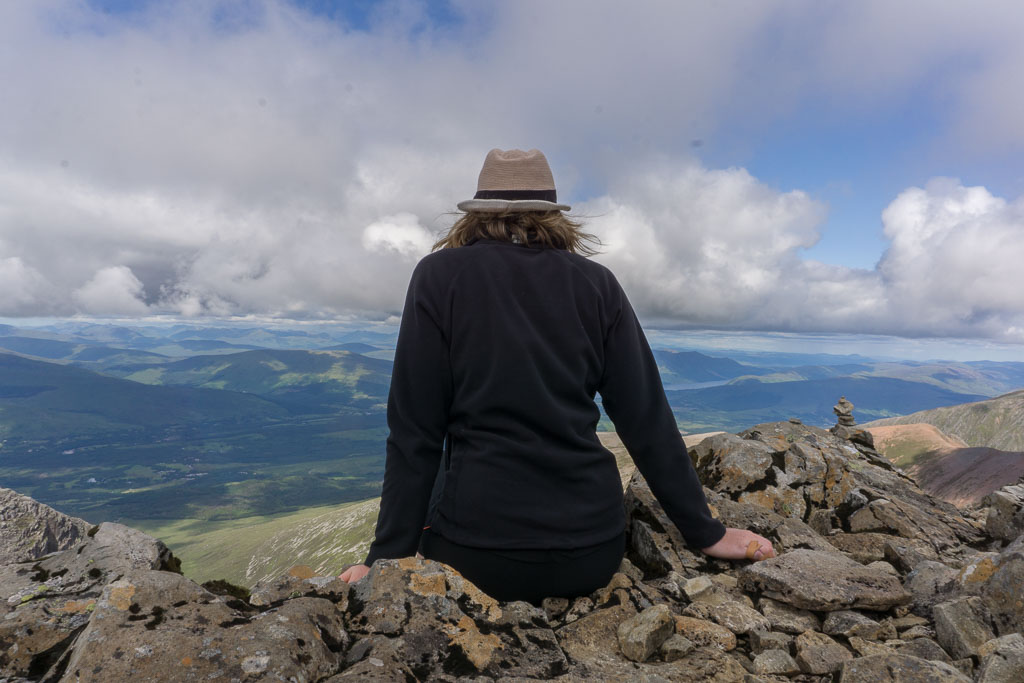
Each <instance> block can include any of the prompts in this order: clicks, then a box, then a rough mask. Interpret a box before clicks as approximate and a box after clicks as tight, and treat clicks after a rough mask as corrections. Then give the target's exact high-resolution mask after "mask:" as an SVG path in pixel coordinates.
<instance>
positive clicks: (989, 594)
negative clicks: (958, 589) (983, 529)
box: [975, 535, 1024, 635]
mask: <svg viewBox="0 0 1024 683" xmlns="http://www.w3.org/2000/svg"><path fill="white" fill-rule="evenodd" d="M984 573H985V572H982V574H984ZM975 586H976V590H977V591H978V592H979V593H980V594H981V597H982V599H983V600H984V601H985V605H986V606H987V607H988V610H989V612H990V613H991V615H992V621H993V623H994V625H995V628H996V631H997V632H998V633H999V634H1000V635H1005V634H1008V633H1014V632H1020V631H1024V591H1022V590H1021V586H1024V535H1021V536H1019V537H1018V538H1017V540H1015V541H1014V542H1013V543H1011V544H1010V545H1008V546H1007V547H1006V548H1005V549H1004V550H1003V552H1001V553H999V555H998V556H997V557H996V558H995V559H994V560H993V561H992V564H991V574H990V575H989V576H988V578H987V580H984V581H980V580H979V581H977V582H975Z"/></svg>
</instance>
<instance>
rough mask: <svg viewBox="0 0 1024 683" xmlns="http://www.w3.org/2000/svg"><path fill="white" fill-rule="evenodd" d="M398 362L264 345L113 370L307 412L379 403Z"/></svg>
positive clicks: (151, 381) (153, 381) (112, 370)
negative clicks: (257, 398)
mask: <svg viewBox="0 0 1024 683" xmlns="http://www.w3.org/2000/svg"><path fill="white" fill-rule="evenodd" d="M391 367H392V364H391V363H390V362H388V361H384V360H377V359H375V358H367V357H366V356H361V355H359V354H357V353H352V352H351V351H290V350H289V351H283V350H272V349H262V350H258V351H244V352H242V353H232V354H227V355H217V356H194V357H192V358H186V359H184V360H179V361H174V362H171V363H144V364H133V365H123V366H118V367H112V368H110V369H108V370H107V372H108V373H110V374H114V375H117V376H118V377H122V378H124V379H128V380H132V381H135V382H142V383H144V384H155V385H165V386H166V385H184V386H190V387H199V388H207V389H223V390H227V391H237V392H244V393H247V394H256V395H259V396H263V397H265V398H270V399H273V400H275V401H276V402H279V403H284V404H287V405H288V406H289V407H291V408H293V409H295V410H300V411H303V412H332V411H334V410H336V409H338V408H339V407H342V406H346V407H357V408H367V407H372V406H379V405H380V404H382V403H384V401H385V400H386V398H387V393H388V387H389V386H390V382H391Z"/></svg>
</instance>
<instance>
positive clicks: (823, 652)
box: [796, 631, 853, 676]
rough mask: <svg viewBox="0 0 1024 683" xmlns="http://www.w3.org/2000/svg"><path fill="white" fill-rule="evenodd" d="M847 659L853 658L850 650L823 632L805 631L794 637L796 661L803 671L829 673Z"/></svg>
mask: <svg viewBox="0 0 1024 683" xmlns="http://www.w3.org/2000/svg"><path fill="white" fill-rule="evenodd" d="M848 659H853V655H852V654H851V653H850V651H849V650H847V649H846V648H845V647H843V646H842V645H840V644H839V643H837V642H836V641H834V640H832V639H831V638H829V637H828V636H826V635H825V634H824V633H817V632H815V631H807V632H806V633H801V634H800V635H799V636H797V638H796V662H797V664H799V665H800V670H801V671H803V672H804V673H807V674H815V675H819V676H820V675H822V674H829V673H832V672H833V671H837V670H838V669H839V667H840V666H842V664H843V662H844V661H846V660H848Z"/></svg>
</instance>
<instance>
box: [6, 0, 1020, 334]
mask: <svg viewBox="0 0 1024 683" xmlns="http://www.w3.org/2000/svg"><path fill="white" fill-rule="evenodd" d="M453 4H454V7H455V9H456V10H458V11H461V12H464V15H465V16H464V19H465V23H464V24H463V25H461V26H456V27H443V26H442V27H436V26H430V25H429V23H427V24H424V22H423V19H424V16H425V10H424V8H423V4H422V3H417V2H405V3H397V4H389V3H385V4H383V5H382V7H383V9H382V10H380V12H379V15H378V16H377V17H376V18H375V19H374V23H373V25H372V26H371V29H370V30H368V31H351V30H346V29H345V27H343V26H340V25H338V24H334V23H330V22H328V21H326V20H324V19H322V18H317V17H313V16H310V15H308V14H305V13H303V12H301V11H299V10H297V9H295V8H294V7H292V6H290V5H288V4H286V3H284V2H281V1H277V0H256V1H255V2H244V3H242V2H232V1H230V0H225V1H224V2H220V3H205V2H181V3H150V4H149V5H147V7H148V9H146V10H141V11H139V12H134V13H132V14H131V19H130V20H125V19H124V18H123V17H118V16H116V15H107V14H104V13H102V12H98V11H96V10H95V9H93V7H92V5H90V4H89V3H82V2H78V1H77V0H39V2H33V3H27V2H25V3H22V2H8V3H0V81H2V82H3V83H4V84H5V88H4V106H3V107H2V108H0V247H2V249H0V287H2V288H3V289H2V291H3V296H2V297H0V313H2V314H5V315H39V314H54V313H70V312H74V310H76V308H80V309H82V310H88V311H92V312H100V311H107V312H119V313H125V314H129V313H138V312H142V311H149V312H154V313H159V312H173V313H179V314H182V315H187V316H197V315H207V314H217V315H228V314H241V315H246V314H266V315H271V316H287V317H295V318H303V317H311V318H317V317H336V316H341V315H349V314H372V315H376V316H378V317H384V316H387V315H389V314H394V313H396V312H398V311H399V310H400V307H401V302H402V300H403V294H404V289H405V286H406V284H407V281H408V277H409V273H410V271H411V267H412V262H413V260H414V259H415V257H416V256H419V255H421V254H422V253H424V252H425V251H426V250H428V249H429V247H430V244H431V243H432V242H433V240H434V238H435V237H436V233H437V232H438V231H439V230H441V229H442V228H444V227H445V226H446V225H447V223H448V221H449V220H450V217H449V216H447V215H446V214H445V212H446V211H449V210H451V209H452V208H453V207H454V206H455V204H456V202H458V201H459V200H461V199H466V198H468V197H469V196H470V195H471V194H472V192H473V189H474V187H475V180H476V174H477V172H478V170H479V164H480V163H481V161H482V159H483V155H484V154H485V153H486V151H487V150H488V149H489V148H491V147H495V146H500V147H506V148H508V147H523V148H530V147H535V146H536V147H540V148H542V149H544V150H545V152H546V153H547V154H548V157H549V158H550V159H551V161H552V163H553V166H554V171H555V176H556V178H557V179H558V184H559V193H560V196H561V197H562V198H564V199H566V200H569V201H574V202H575V204H576V208H577V210H578V211H580V212H582V213H585V214H589V215H591V216H592V217H593V218H592V220H591V221H590V225H591V228H592V229H593V230H594V231H595V232H598V233H599V234H600V235H601V236H602V237H603V238H604V239H605V241H606V244H607V249H606V254H605V255H604V256H603V257H601V258H602V259H603V260H604V261H605V262H606V263H608V264H609V265H610V266H611V267H613V269H614V270H615V271H616V272H617V273H618V274H619V276H620V278H621V279H622V281H623V283H624V284H625V286H626V287H627V289H628V291H629V292H630V294H631V296H632V297H633V299H634V302H635V304H636V306H637V308H638V310H640V312H641V313H642V314H643V315H644V316H645V317H646V318H648V319H654V318H658V319H662V320H665V321H667V322H681V323H685V324H688V325H692V326H719V327H732V328H754V329H792V330H841V331H852V332H857V331H874V332H897V333H906V334H952V333H956V334H967V335H970V334H979V335H995V336H1006V335H1010V336H1012V333H1010V332H1007V330H1010V329H1011V328H1014V327H1016V328H1017V329H1020V328H1022V327H1024V324H1022V323H1021V322H1020V314H1021V307H1020V301H1019V298H1018V296H1019V295H1017V294H1016V292H1017V291H1018V290H1024V286H1021V287H1000V286H999V280H1000V278H1003V279H1005V281H1007V282H1011V283H1012V282H1019V281H1020V277H1019V276H1018V275H1017V274H1016V272H1015V271H1014V270H1013V269H1012V267H1011V266H1010V265H1008V264H1009V263H1010V261H1009V260H1008V256H1007V255H1017V254H1018V253H1019V252H1018V248H1017V247H1016V246H1015V245H1016V244H1017V243H1018V242H1020V240H1018V241H1017V242H1013V241H1012V239H1011V237H1012V236H1013V235H1014V234H1016V233H1015V231H1017V230H1018V229H1019V226H1020V225H1021V218H1020V215H1021V209H1020V200H1017V201H1014V202H1010V201H1007V200H1004V199H1000V198H998V197H994V196H992V195H991V193H988V191H986V190H984V188H972V189H968V188H962V187H959V185H957V184H956V183H951V184H949V183H947V184H945V185H943V184H942V183H937V184H932V185H928V186H927V187H925V188H924V189H916V190H915V189H911V190H907V191H906V192H904V193H903V194H901V195H900V196H899V197H898V198H897V199H896V200H895V201H894V202H893V204H892V206H890V208H889V209H888V210H887V212H886V214H885V217H884V222H885V226H886V236H887V237H888V238H889V239H891V240H892V246H891V248H890V250H889V252H888V253H887V254H886V256H885V258H884V260H883V261H882V263H881V265H880V267H879V269H878V270H877V271H868V270H859V269H851V268H846V267H843V266H841V265H835V264H823V263H816V262H810V261H807V260H805V259H804V258H803V256H802V249H803V248H805V247H807V246H809V245H812V244H814V243H815V241H816V240H817V239H818V237H819V231H820V230H821V226H822V223H823V220H824V216H825V213H826V211H827V207H825V206H824V205H822V204H821V203H820V202H818V201H816V200H815V199H814V198H812V197H810V196H808V195H806V194H805V193H802V192H800V191H788V190H781V189H778V188H775V187H772V186H771V185H769V184H766V183H764V182H762V181H761V180H759V179H758V178H755V177H753V176H752V175H751V174H750V173H748V172H747V171H745V170H744V169H742V168H729V169H709V168H706V167H705V166H703V165H701V164H700V163H698V162H696V161H695V160H693V159H692V158H691V157H690V152H689V149H690V147H689V145H690V142H691V140H693V139H696V138H701V139H709V140H713V139H714V138H715V136H716V135H717V136H721V137H723V138H724V137H725V136H726V135H727V134H728V135H737V136H738V137H739V139H740V140H741V141H740V142H739V143H737V144H738V145H740V146H742V144H743V142H742V139H743V135H747V136H750V137H755V136H757V135H758V134H759V133H758V131H760V130H763V128H764V127H765V126H767V125H770V124H771V122H772V121H775V120H778V118H779V117H783V116H786V115H788V114H789V113H791V112H793V111H795V110H797V109H799V108H800V107H801V106H802V105H803V104H804V103H806V102H807V101H808V99H809V98H811V97H812V96H817V95H819V94H822V93H824V96H825V97H826V98H828V101H829V102H831V103H832V106H835V107H839V108H842V107H849V108H851V109H853V110H865V111H870V110H871V107H873V106H876V105H877V104H878V103H886V102H889V101H890V100H891V101H897V102H899V101H902V100H901V98H907V97H910V96H911V95H910V93H915V92H917V91H916V90H915V88H918V89H919V87H920V86H921V84H922V83H923V84H924V85H926V86H928V87H929V88H931V91H930V94H931V95H933V96H940V95H941V96H942V97H944V98H945V99H944V100H943V102H944V103H945V104H948V110H949V111H950V112H952V118H951V119H949V120H948V121H945V122H944V123H943V125H945V126H947V127H948V130H946V131H945V132H946V133H947V134H949V135H956V136H959V137H960V138H962V140H963V141H964V142H965V143H968V144H971V143H984V144H989V143H991V142H992V141H998V140H1002V141H1005V143H1006V145H1007V149H1018V150H1019V149H1020V148H1021V147H1024V123H1022V122H1024V116H1018V115H1016V114H1015V112H1020V111H1021V106H1022V103H1024V100H1022V99H1021V91H1020V89H1016V90H1015V89H1012V88H1006V87H1005V84H1006V83H1008V82H1012V78H1010V77H1009V76H1010V75H1012V74H1014V73H1018V72H1019V71H1020V68H1021V65H1022V64H1024V52H1022V49H1021V48H1020V45H1022V43H1021V42H1020V41H1019V35H1020V34H1021V33H1024V14H1022V13H1020V12H1015V11H1012V10H1013V9H1014V8H1015V7H1016V5H1015V4H1006V3H999V2H981V3H975V4H973V5H972V6H971V8H970V10H969V11H963V10H962V9H957V10H953V9H949V8H948V7H935V5H934V3H925V2H907V3H896V4H894V3H891V2H883V1H882V0H869V1H867V2H863V3H832V4H826V5H822V4H821V3H817V2H803V3H801V2H797V3H793V2H788V1H787V2H784V1H783V0H756V1H749V2H735V3H732V2H731V3H663V2H636V3H633V4H632V5H631V7H630V11H629V12H628V13H625V14H624V13H623V12H621V11H620V9H621V7H620V3H617V2H612V1H611V0H600V1H597V0H594V1H588V2H586V3H578V2H557V3H551V2H542V1H541V0H524V1H522V2H515V3H492V4H484V3H476V2H470V1H469V0H459V1H458V2H456V3H453ZM395 7H399V8H400V9H401V11H400V12H398V13H394V12H392V10H393V9H394V8H395ZM225 9H226V10H228V11H229V12H233V13H236V14H239V15H251V16H250V19H251V21H248V22H246V21H242V22H239V24H238V25H237V26H235V27H226V26H224V25H223V23H220V24H218V22H216V21H214V20H213V17H214V15H215V14H216V13H217V12H219V11H223V10H225ZM389 12H392V13H390V14H389ZM538 17H543V21H538V20H537V18H538ZM950 64H954V65H955V68H950V69H948V71H949V74H950V76H949V78H936V77H935V74H936V73H940V72H941V73H943V74H945V73H946V68H947V67H948V66H949V65H950ZM988 102H991V103H994V105H993V106H991V107H989V106H987V105H984V104H982V103H988ZM945 109H946V108H945V107H944V108H943V109H942V110H943V111H945ZM726 127H728V129H726ZM734 131H740V132H739V133H735V132H734ZM1014 145H1016V147H1014ZM894 194H896V193H894ZM581 199H583V200H584V201H580V200H581ZM972 212H973V213H972ZM975 259H977V261H976V260H975ZM83 283H84V284H83Z"/></svg>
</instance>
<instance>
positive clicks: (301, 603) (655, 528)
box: [0, 422, 1024, 683]
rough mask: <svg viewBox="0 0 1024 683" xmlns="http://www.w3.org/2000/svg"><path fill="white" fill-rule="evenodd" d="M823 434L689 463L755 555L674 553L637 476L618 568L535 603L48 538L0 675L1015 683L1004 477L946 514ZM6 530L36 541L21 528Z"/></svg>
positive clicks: (1022, 670) (6, 565)
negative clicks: (252, 576) (264, 572)
mask: <svg viewBox="0 0 1024 683" xmlns="http://www.w3.org/2000/svg"><path fill="white" fill-rule="evenodd" d="M839 426H840V427H842V428H843V429H845V430H847V432H848V434H849V437H850V438H842V437H840V436H838V435H836V434H835V433H833V432H830V431H826V430H823V429H818V428H815V427H809V426H805V425H802V424H800V423H799V422H780V423H770V424H763V425H758V426H756V427H753V428H751V429H748V430H746V431H745V432H742V433H740V434H738V435H737V434H720V435H717V436H713V437H710V438H708V439H706V440H704V441H703V442H702V443H700V444H699V445H697V446H695V447H694V448H692V449H691V451H690V456H691V458H692V459H693V461H694V464H695V466H696V467H697V470H698V472H699V474H700V476H701V479H702V481H703V482H704V484H705V495H706V497H707V499H708V502H709V504H710V505H711V507H712V510H713V512H714V514H715V515H716V516H717V517H718V518H719V519H721V520H722V521H723V522H724V523H726V524H727V525H729V526H734V527H741V528H747V529H752V530H754V531H756V532H758V533H760V534H763V535H765V536H767V537H768V538H770V539H771V541H772V542H773V544H774V545H775V547H776V549H777V551H778V556H777V557H775V558H773V559H770V560H765V561H763V562H758V563H756V564H751V563H748V562H727V561H721V560H713V559H710V558H708V557H706V556H704V555H703V554H701V553H700V552H699V551H694V550H693V549H690V548H688V547H686V545H685V544H684V543H683V540H682V537H681V535H680V534H679V531H678V530H677V529H676V528H675V527H674V526H673V525H672V524H671V523H670V522H669V521H668V519H667V518H666V516H665V514H664V512H663V510H662V509H661V507H660V506H659V505H658V504H657V502H656V501H655V500H654V498H653V496H652V494H651V492H650V489H649V488H648V487H647V484H646V483H645V482H644V480H643V478H642V477H641V476H640V475H639V474H636V475H634V476H633V478H632V479H631V480H630V481H629V483H628V485H627V486H626V492H625V498H624V504H625V506H626V512H627V519H628V534H629V547H628V554H627V559H626V560H624V561H623V563H622V566H621V567H620V571H619V572H618V573H617V574H615V575H614V576H613V577H612V579H611V581H610V582H609V583H608V585H607V586H605V587H604V588H601V589H600V590H597V591H596V592H594V593H593V594H592V595H589V596H585V597H580V598H576V599H574V600H566V599H560V598H550V599H547V600H545V601H544V602H543V603H542V605H540V606H533V605H530V604H527V603H524V602H509V603H499V602H497V601H495V600H494V599H493V598H491V597H489V596H488V595H486V594H484V593H483V592H481V591H480V590H479V589H477V588H476V587H475V586H474V585H473V584H471V583H470V582H468V581H466V580H465V579H464V578H463V577H462V576H461V575H460V574H458V573H457V572H455V571H453V570H452V569H451V568H449V567H447V566H445V565H442V564H438V563H436V562H430V561H424V560H417V559H414V558H406V559H401V560H384V561H380V562H377V563H376V564H375V565H374V566H373V568H372V569H371V571H370V574H369V575H368V576H367V578H366V579H364V580H363V581H360V582H359V583H357V584H355V585H353V586H349V585H347V584H344V583H341V582H340V581H338V580H337V579H336V578H334V577H318V576H311V573H310V572H309V571H308V568H295V569H294V570H293V571H292V572H290V573H289V574H288V575H285V576H282V577H280V579H278V580H276V581H271V582H268V583H264V584H257V585H256V586H255V587H253V589H252V590H251V592H250V591H248V590H244V589H239V588H235V587H232V586H229V585H226V584H223V583H220V582H214V583H208V584H204V585H203V586H199V585H197V584H195V583H193V582H192V581H190V580H188V579H187V578H185V577H184V576H182V575H181V574H180V573H178V572H177V570H178V563H177V562H176V560H175V559H174V557H173V556H172V555H171V553H170V552H169V551H168V550H167V548H166V547H164V545H163V544H161V543H160V542H159V541H156V540H154V539H152V538H150V537H148V536H146V535H145V534H143V533H141V532H139V531H135V530H133V529H130V528H128V527H124V526H120V525H117V524H109V523H107V524H101V525H99V526H98V527H92V528H91V529H88V530H87V532H86V533H85V534H84V535H82V536H76V535H75V534H72V533H66V534H64V536H63V538H64V539H65V541H66V542H65V543H64V544H63V546H64V547H62V548H58V549H54V550H53V551H52V552H50V554H47V555H44V556H41V557H40V556H36V553H34V552H29V551H26V552H27V553H28V554H27V555H24V554H23V555H22V556H17V555H10V554H9V555H8V556H7V557H0V598H2V600H0V681H8V682H13V681H69V682H70V681H75V682H76V683H78V682H84V681H127V680H138V681H189V680H195V681H198V680H204V681H258V680H275V681H327V682H330V683H340V682H341V681H348V680H357V681H406V682H408V681H449V682H454V681H466V682H469V681H474V682H477V683H482V682H484V681H507V682H512V681H524V680H536V679H545V680H546V679H551V680H559V681H566V682H580V683H582V682H584V681H588V682H589V681H648V682H651V683H653V682H655V681H658V682H662V681H721V682H733V681H743V682H745V683H767V682H769V681H796V682H799V683H810V682H816V683H817V682H821V683H824V682H825V681H830V682H831V681H839V682H841V683H885V682H897V681H899V682H903V683H909V682H924V681H930V682H938V683H942V682H966V681H977V682H979V683H993V682H995V681H1000V682H1004V681H1005V682H1010V681H1018V682H1019V681H1022V680H1024V637H1022V635H1021V629H1022V626H1024V592H1022V586H1024V513H1022V508H1024V492H1022V491H1021V487H1020V486H1016V487H1007V490H1001V491H1000V492H995V493H994V494H992V495H991V496H990V497H989V498H988V499H987V500H988V503H986V505H988V507H986V508H978V509H975V510H971V511H968V513H967V514H964V513H962V512H961V511H959V510H957V509H956V508H954V507H953V506H951V505H949V504H948V503H945V502H943V501H940V500H938V499H936V498H933V497H931V496H929V495H927V494H925V493H924V492H923V491H922V490H921V489H919V488H918V487H917V486H916V485H915V483H914V482H913V481H912V480H911V479H909V478H908V477H907V476H905V475H904V474H902V473H901V472H900V471H898V470H896V469H894V468H893V467H892V465H890V464H889V463H888V461H886V460H885V459H884V458H883V457H882V456H881V455H879V454H878V453H877V452H876V451H875V449H874V447H873V446H872V442H871V437H870V434H869V433H867V432H864V431H862V430H858V429H855V428H853V427H851V426H849V425H842V424H841V425H839ZM1011 489H1012V490H1011ZM0 500H2V499H0ZM51 512H52V511H51ZM0 519H5V520H8V521H11V519H10V515H9V514H8V510H6V509H2V508H0ZM48 520H49V521H48V522H47V524H50V528H51V531H50V532H47V528H46V525H45V524H44V525H43V527H42V528H37V529H36V531H37V532H38V533H39V534H41V535H42V534H46V533H50V534H51V536H52V535H53V534H52V522H53V517H52V514H51V515H50V516H49V517H48ZM11 524H12V525H13V526H19V528H22V529H23V534H25V535H26V537H25V538H24V539H23V540H24V541H25V542H24V543H23V544H22V547H25V548H38V547H44V546H45V547H48V546H47V543H49V541H47V543H43V544H41V545H40V544H39V543H33V542H32V541H31V539H30V538H28V536H30V535H31V534H30V533H28V532H26V531H25V529H29V530H30V529H31V528H32V524H33V518H31V517H27V518H25V519H20V520H17V519H16V520H13V521H11ZM72 526H73V525H72Z"/></svg>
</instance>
